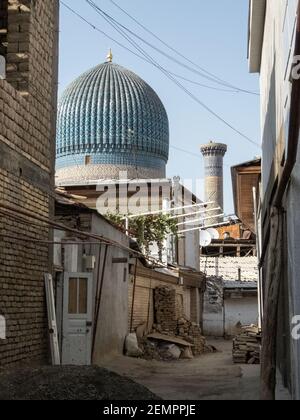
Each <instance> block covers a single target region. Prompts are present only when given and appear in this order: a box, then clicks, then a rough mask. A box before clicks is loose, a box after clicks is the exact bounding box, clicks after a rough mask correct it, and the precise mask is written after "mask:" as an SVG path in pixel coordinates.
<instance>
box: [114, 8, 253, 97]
mask: <svg viewBox="0 0 300 420" xmlns="http://www.w3.org/2000/svg"><path fill="white" fill-rule="evenodd" d="M109 1H110V2H111V3H112V4H113V5H114V6H115V7H117V8H118V9H119V10H121V11H122V12H123V13H124V14H125V15H127V16H128V17H129V18H130V19H131V20H133V21H134V22H135V23H136V24H137V25H139V26H140V27H141V28H142V29H144V30H145V31H146V32H148V33H149V34H150V35H152V36H153V37H154V38H155V39H156V40H158V41H159V42H161V43H162V44H163V45H164V46H165V47H167V48H169V49H170V50H171V51H173V52H174V53H176V54H177V55H178V56H180V57H181V58H183V59H184V60H186V61H187V62H189V63H190V64H192V65H193V66H195V67H196V68H198V69H199V70H201V71H202V72H204V73H206V74H208V75H209V76H211V77H212V78H214V79H215V81H218V82H221V83H222V84H224V86H227V87H231V88H234V89H236V90H238V91H239V92H244V93H249V94H251V95H257V96H259V94H258V93H257V92H252V91H249V90H246V89H241V88H238V87H236V86H234V85H232V84H231V83H229V82H227V81H226V80H223V79H221V78H220V77H218V76H216V75H215V74H213V73H211V72H209V71H208V70H206V69H204V68H203V67H201V66H199V64H197V63H195V62H194V61H192V60H191V59H189V58H188V57H186V56H185V55H184V54H182V53H181V52H180V51H178V50H177V49H175V48H174V47H172V46H171V45H170V44H168V43H166V42H165V41H164V40H163V39H161V38H160V37H159V36H157V35H156V34H155V33H154V32H153V31H151V30H150V29H148V28H147V27H146V26H145V25H143V24H142V23H140V22H139V21H138V20H137V19H136V18H135V17H133V16H132V15H130V14H129V13H128V12H127V11H126V10H125V9H123V8H122V7H121V6H120V5H118V4H117V3H116V2H115V1H114V0H109ZM190 70H191V71H194V69H191V68H190ZM200 75H201V74H200ZM202 76H203V75H202Z"/></svg>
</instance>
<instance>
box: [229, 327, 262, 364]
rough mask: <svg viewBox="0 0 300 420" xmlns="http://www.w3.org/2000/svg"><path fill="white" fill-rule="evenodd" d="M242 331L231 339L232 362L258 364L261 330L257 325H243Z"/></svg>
mask: <svg viewBox="0 0 300 420" xmlns="http://www.w3.org/2000/svg"><path fill="white" fill-rule="evenodd" d="M242 331H243V332H242V333H241V334H240V335H238V336H237V337H235V338H234V340H233V352H232V354H233V363H236V364H249V365H258V364H260V351H261V332H260V330H259V328H258V327H256V326H253V325H252V326H250V327H243V328H242Z"/></svg>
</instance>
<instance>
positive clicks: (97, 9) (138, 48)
mask: <svg viewBox="0 0 300 420" xmlns="http://www.w3.org/2000/svg"><path fill="white" fill-rule="evenodd" d="M85 1H86V3H88V4H89V5H90V6H91V8H92V9H94V10H95V11H96V13H97V14H99V15H100V16H102V18H103V19H104V20H105V21H106V22H107V23H109V25H111V26H112V27H113V28H114V29H115V30H116V31H117V32H118V33H119V34H120V35H121V36H123V37H124V38H125V39H127V41H128V42H129V43H130V44H131V45H133V46H134V47H135V48H136V49H137V50H138V51H139V52H140V53H141V54H142V55H143V56H145V57H147V58H148V59H149V60H150V61H151V62H152V63H154V65H155V66H156V67H158V68H159V69H160V70H161V72H162V73H163V74H165V76H166V77H167V78H168V79H170V80H171V81H173V82H174V83H175V84H176V85H177V86H178V87H179V88H180V89H181V90H183V91H184V92H185V93H186V94H187V95H188V96H190V97H191V98H192V99H193V100H194V101H195V102H197V103H198V104H199V105H200V106H201V107H202V108H204V109H205V110H206V111H208V112H209V113H210V114H211V115H213V116H214V117H215V118H216V119H218V120H219V121H221V122H222V123H223V124H225V125H226V126H227V127H229V128H230V129H231V130H232V131H234V132H235V133H236V134H239V135H240V136H241V137H243V138H244V139H245V140H247V141H248V142H249V143H251V144H252V145H255V146H256V147H259V148H261V146H260V145H259V144H258V143H256V142H255V141H254V140H252V139H251V138H250V137H248V136H247V135H246V134H244V133H242V132H241V131H240V130H238V129H237V128H235V127H234V126H233V125H232V124H231V123H229V122H228V121H226V120H225V119H224V118H223V117H221V116H220V115H218V114H217V113H216V112H215V111H213V110H212V109H211V108H210V107H208V106H207V105H206V104H205V103H204V102H202V101H201V100H200V99H199V98H197V97H196V96H195V95H194V94H193V93H192V92H190V91H189V90H188V89H187V88H186V87H185V86H184V85H183V84H182V83H180V82H179V81H178V80H177V79H176V78H174V77H173V76H172V75H171V74H170V73H168V72H167V71H166V70H165V69H164V68H163V67H162V66H160V65H159V64H158V63H157V62H156V61H155V60H154V59H153V57H151V56H150V55H149V54H148V53H147V52H146V51H145V50H143V48H142V47H141V46H140V45H139V44H137V43H136V42H135V41H134V40H133V39H132V38H131V37H130V36H129V35H127V34H126V33H125V32H124V30H123V29H122V28H120V26H119V25H118V24H116V23H115V22H114V21H113V18H109V17H107V16H108V15H107V14H106V13H105V12H103V11H102V9H101V8H100V7H98V6H97V5H96V4H95V3H94V2H93V1H91V0H85Z"/></svg>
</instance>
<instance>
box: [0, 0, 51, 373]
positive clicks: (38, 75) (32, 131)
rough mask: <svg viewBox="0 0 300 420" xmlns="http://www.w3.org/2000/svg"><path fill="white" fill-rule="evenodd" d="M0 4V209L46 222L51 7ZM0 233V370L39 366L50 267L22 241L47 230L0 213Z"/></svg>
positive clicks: (38, 0)
mask: <svg viewBox="0 0 300 420" xmlns="http://www.w3.org/2000/svg"><path fill="white" fill-rule="evenodd" d="M7 5H8V9H7V26H6V28H4V31H6V30H7V32H5V34H4V36H5V37H6V41H7V42H8V47H7V49H4V50H3V48H2V54H4V55H5V58H6V60H7V80H0V110H1V111H0V211H1V210H2V209H1V204H2V205H10V206H12V207H13V208H14V209H16V210H17V211H18V210H20V211H24V210H26V211H28V212H29V213H31V214H32V215H33V216H35V215H36V216H41V217H45V218H48V217H52V215H53V201H52V198H51V197H52V191H53V184H54V173H53V168H54V157H55V155H54V147H55V144H54V140H55V119H56V113H55V110H56V88H57V34H58V31H57V25H58V2H57V1H56V0H35V1H31V0H23V1H17V0H9V1H8V3H7ZM3 6H4V7H5V6H6V5H5V4H3ZM3 26H5V24H3V25H2V29H3ZM2 40H3V38H2ZM31 222H32V219H31ZM35 222H36V223H37V224H39V222H38V221H37V220H35ZM0 231H1V234H3V235H6V236H5V237H1V239H0V311H1V313H2V314H3V315H4V316H5V318H6V323H7V339H6V340H4V341H1V340H0V365H9V364H13V363H17V362H22V361H26V362H27V361H30V360H33V359H36V360H43V361H45V360H46V358H47V355H48V336H47V323H46V307H45V293H44V279H43V274H44V273H45V272H49V271H50V270H51V266H52V264H51V250H50V249H49V248H48V246H47V245H46V244H38V243H33V242H30V239H34V240H40V241H46V240H49V237H50V232H49V230H48V228H47V226H45V225H43V226H35V225H27V224H26V225H24V223H22V222H21V221H19V220H16V218H15V217H14V216H10V215H7V214H6V215H4V214H1V218H0Z"/></svg>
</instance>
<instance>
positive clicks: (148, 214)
mask: <svg viewBox="0 0 300 420" xmlns="http://www.w3.org/2000/svg"><path fill="white" fill-rule="evenodd" d="M209 204H216V203H215V202H214V201H210V202H208V203H200V204H191V205H189V206H183V207H174V208H171V209H169V210H167V211H166V210H157V211H152V212H151V211H150V212H147V213H140V214H131V215H130V216H125V217H124V220H125V219H126V218H127V217H128V219H134V218H136V217H144V216H155V215H156V214H161V213H171V212H173V211H177V210H184V209H190V208H193V207H205V206H208V205H209Z"/></svg>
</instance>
